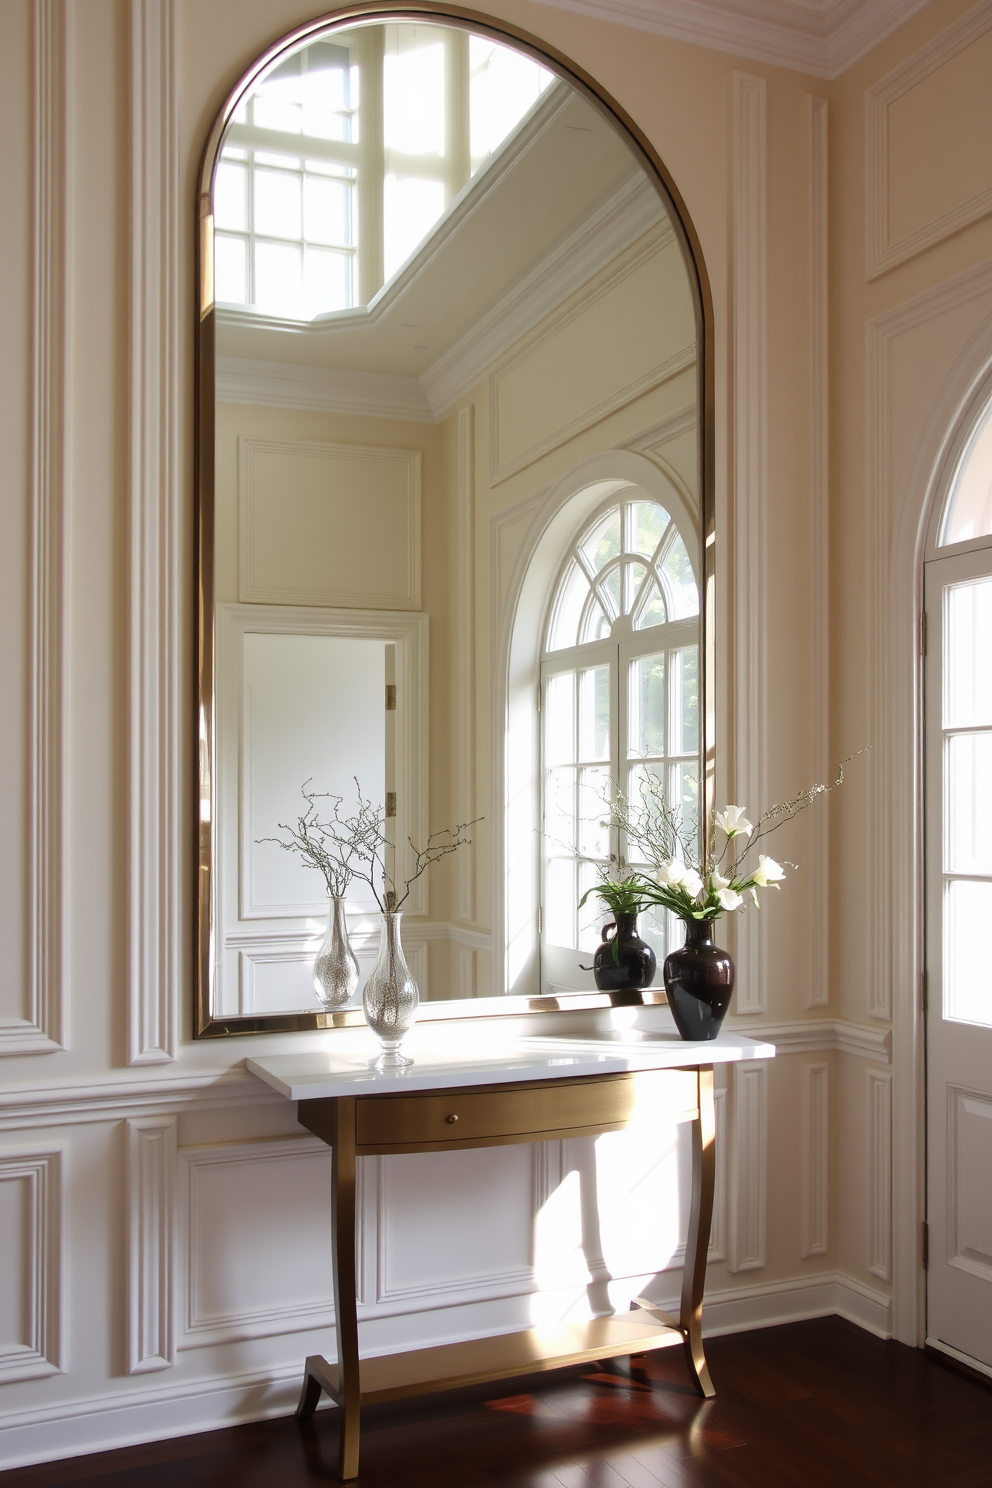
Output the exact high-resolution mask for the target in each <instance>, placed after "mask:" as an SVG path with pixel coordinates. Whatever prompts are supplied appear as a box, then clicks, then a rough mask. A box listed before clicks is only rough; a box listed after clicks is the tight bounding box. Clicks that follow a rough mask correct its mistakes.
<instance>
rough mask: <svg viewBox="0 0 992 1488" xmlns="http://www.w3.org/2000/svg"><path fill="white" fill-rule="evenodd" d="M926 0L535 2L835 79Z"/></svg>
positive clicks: (592, 0) (574, 0) (921, 6)
mask: <svg viewBox="0 0 992 1488" xmlns="http://www.w3.org/2000/svg"><path fill="white" fill-rule="evenodd" d="M927 3H928V0H542V4H545V5H552V6H554V7H555V9H556V10H571V11H574V12H577V13H578V14H579V15H590V16H596V17H597V18H598V19H600V20H609V21H616V22H618V23H619V24H620V25H622V26H633V27H635V28H636V29H637V30H639V31H653V32H656V33H658V34H659V35H661V36H671V37H672V38H674V39H675V40H677V41H689V42H694V43H695V44H696V45H697V46H705V47H714V48H716V49H717V50H718V51H723V52H731V53H733V54H734V55H736V56H738V57H750V58H752V59H753V60H754V61H757V62H771V63H773V64H774V65H775V66H778V67H791V68H794V69H795V70H796V71H798V72H806V73H811V74H812V75H813V76H814V77H823V78H836V77H839V76H840V74H841V73H842V72H846V70H847V69H848V68H849V67H851V66H853V64H854V63H855V62H857V61H859V60H860V58H862V57H864V56H865V55H866V54H867V53H868V52H870V51H871V50H872V48H873V47H876V46H878V44H879V43H880V42H882V41H884V40H885V38H886V37H887V36H890V35H891V34H892V32H893V31H896V30H898V28H899V27H900V26H901V25H903V24H904V22H906V21H908V20H909V18H910V16H913V15H915V14H916V12H917V11H918V10H922V9H923V7H924V5H926V4H927Z"/></svg>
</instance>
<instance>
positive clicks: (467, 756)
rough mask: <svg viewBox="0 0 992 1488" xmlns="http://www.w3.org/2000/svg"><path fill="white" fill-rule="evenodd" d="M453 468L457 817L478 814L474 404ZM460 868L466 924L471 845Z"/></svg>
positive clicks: (472, 892) (465, 414)
mask: <svg viewBox="0 0 992 1488" xmlns="http://www.w3.org/2000/svg"><path fill="white" fill-rule="evenodd" d="M457 437H458V446H457V450H456V460H457V468H456V472H455V499H456V502H457V512H456V520H455V550H456V558H457V570H456V579H455V583H456V595H455V605H456V610H457V616H458V619H457V627H456V628H457V636H456V647H457V651H456V656H455V668H456V678H457V687H458V816H459V819H460V820H461V821H463V822H470V821H474V819H475V816H476V809H475V803H476V759H475V750H476V696H475V672H476V656H475V635H476V631H475V409H474V407H469V408H461V409H459V410H458V431H457ZM463 854H464V862H463V863H461V864H460V865H459V872H458V913H459V916H460V918H461V919H463V920H467V921H468V922H469V923H470V924H471V923H472V922H473V921H474V920H475V916H476V881H477V874H478V868H477V864H476V848H475V844H474V842H473V844H472V845H471V846H470V847H466V848H464V849H463Z"/></svg>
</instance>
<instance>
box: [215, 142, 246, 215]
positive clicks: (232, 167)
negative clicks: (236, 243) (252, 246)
mask: <svg viewBox="0 0 992 1488" xmlns="http://www.w3.org/2000/svg"><path fill="white" fill-rule="evenodd" d="M214 225H215V226H216V227H229V228H233V229H234V231H235V232H245V231H247V228H248V170H247V167H246V166H244V165H238V164H237V163H236V162H233V161H230V160H227V159H226V158H222V159H221V163H220V165H219V166H218V167H217V180H216V183H215V185H214Z"/></svg>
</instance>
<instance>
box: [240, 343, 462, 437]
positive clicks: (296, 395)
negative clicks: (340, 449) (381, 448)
mask: <svg viewBox="0 0 992 1488" xmlns="http://www.w3.org/2000/svg"><path fill="white" fill-rule="evenodd" d="M217 401H218V403H254V404H260V405H262V406H263V407H266V408H304V409H313V410H316V411H317V412H319V413H365V414H370V415H372V416H373V417H377V418H394V419H409V420H413V421H414V422H416V423H428V424H429V423H433V421H434V414H433V412H432V410H431V405H430V403H429V402H428V400H427V395H426V393H425V392H424V390H423V388H422V387H421V385H420V382H419V381H418V379H417V378H416V377H400V376H393V375H390V374H388V373H385V372H345V371H341V370H340V369H339V368H337V367H307V366H303V365H302V364H300V363H298V362H267V361H260V360H255V359H253V358H249V357H232V356H219V357H218V358H217Z"/></svg>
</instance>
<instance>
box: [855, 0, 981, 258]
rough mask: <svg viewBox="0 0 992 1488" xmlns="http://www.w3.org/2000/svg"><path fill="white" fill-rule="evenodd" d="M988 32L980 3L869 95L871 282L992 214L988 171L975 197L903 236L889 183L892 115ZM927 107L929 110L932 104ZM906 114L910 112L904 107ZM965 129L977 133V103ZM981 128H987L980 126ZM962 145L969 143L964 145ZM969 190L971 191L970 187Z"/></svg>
mask: <svg viewBox="0 0 992 1488" xmlns="http://www.w3.org/2000/svg"><path fill="white" fill-rule="evenodd" d="M989 31H992V0H981V3H980V4H979V5H976V6H974V7H973V8H972V9H971V10H969V11H966V12H965V14H964V15H963V16H959V17H958V19H957V20H956V21H954V22H953V23H952V24H951V25H950V26H948V27H947V28H946V29H945V30H943V31H941V32H939V33H938V34H937V35H936V36H935V37H933V38H932V39H931V40H930V41H929V42H927V44H926V45H925V46H924V47H921V48H920V50H919V51H918V52H915V53H914V54H913V56H911V57H909V58H907V60H906V61H905V62H903V63H901V64H900V66H899V67H897V68H895V70H894V71H893V72H890V73H888V75H887V76H886V77H883V78H880V79H879V81H878V82H877V83H875V84H874V85H873V86H872V87H871V88H869V89H868V91H867V93H866V94H865V105H866V118H865V186H866V192H867V201H866V204H865V226H866V229H867V245H866V253H867V276H868V278H869V279H875V278H877V277H878V276H879V275H880V274H885V273H888V271H889V270H890V269H893V268H895V266H896V265H897V264H901V263H904V262H905V261H906V260H907V259H909V258H913V257H915V256H916V254H918V253H922V252H923V251H924V249H926V248H931V247H933V245H934V244H935V243H939V242H941V241H942V239H944V238H948V237H950V236H951V234H952V233H956V232H960V231H961V229H962V228H963V227H967V226H968V224H969V223H971V222H976V221H977V220H978V219H979V218H980V217H984V216H986V215H987V214H988V213H989V212H992V186H988V185H984V186H983V185H982V184H981V175H984V176H985V178H986V179H987V170H986V171H982V172H981V174H980V175H979V176H978V177H976V179H975V180H974V181H973V182H972V183H971V184H972V185H973V186H974V187H975V189H974V191H973V192H972V193H971V194H970V195H968V196H965V197H964V198H963V199H959V200H958V201H957V202H955V203H954V204H953V205H945V208H944V210H940V209H939V208H937V209H936V210H935V211H934V214H933V215H932V216H929V217H928V218H927V219H926V220H923V221H921V222H919V223H917V225H916V226H915V227H909V226H908V225H906V226H905V227H904V229H903V232H902V233H901V235H900V234H899V233H898V231H897V230H896V229H895V228H894V226H893V224H892V222H891V213H890V205H891V200H892V197H893V194H894V193H893V191H892V183H891V180H890V176H891V167H892V161H891V150H892V123H893V120H892V111H893V109H894V108H895V107H896V106H898V105H899V104H900V102H901V101H902V100H905V99H907V97H908V95H910V94H911V93H912V91H913V89H915V88H917V87H919V86H920V85H921V84H923V83H924V82H925V80H926V79H927V78H928V77H930V76H931V75H932V74H933V73H935V72H937V71H938V69H940V68H942V67H945V66H947V65H948V64H950V63H952V62H953V61H954V59H955V58H957V57H958V56H959V55H960V54H961V53H963V52H964V51H965V50H966V49H967V48H969V47H971V46H973V45H975V44H976V43H978V42H980V41H981V39H982V38H983V37H984V36H985V35H986V34H987V33H988V32H989ZM922 106H923V107H924V108H926V107H927V104H923V105H922ZM930 106H932V105H930ZM986 109H988V105H987V104H986ZM903 111H904V112H905V105H903ZM982 122H983V123H984V122H986V121H982ZM960 123H961V127H964V128H968V127H970V128H971V129H974V128H975V127H976V117H975V112H974V102H973V106H972V108H971V110H970V111H969V115H968V118H967V122H965V120H963V119H962V120H961V121H960ZM905 127H906V126H905V123H904V128H905ZM977 127H978V128H981V127H982V126H981V124H977ZM912 143H913V140H911V139H907V140H906V142H905V153H906V154H907V155H908V154H910V153H911V151H912ZM962 143H963V144H967V143H969V142H968V141H965V140H962ZM977 158H978V156H977V155H976V159H977ZM926 168H927V162H925V161H924V162H923V164H922V167H921V169H922V170H923V171H926ZM933 168H936V165H934V167H933ZM901 184H903V185H904V184H905V183H901ZM921 186H922V182H920V181H918V182H917V194H921V192H920V187H921ZM964 189H967V186H966V185H965V187H964ZM941 194H942V195H944V194H946V193H945V192H942V193H941Z"/></svg>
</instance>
